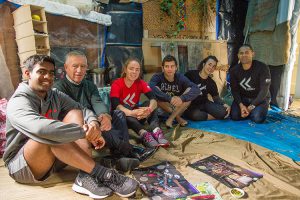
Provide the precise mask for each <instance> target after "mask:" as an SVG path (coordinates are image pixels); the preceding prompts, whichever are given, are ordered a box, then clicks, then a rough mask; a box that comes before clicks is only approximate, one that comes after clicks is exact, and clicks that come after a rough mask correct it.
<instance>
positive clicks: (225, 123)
mask: <svg viewBox="0 0 300 200" xmlns="http://www.w3.org/2000/svg"><path fill="white" fill-rule="evenodd" d="M189 127H191V128H195V129H200V130H204V131H210V132H216V133H221V134H227V135H231V136H233V137H235V138H238V139H241V140H246V141H249V142H252V143H255V144H257V145H260V146H263V147H265V148H268V149H270V150H272V151H275V152H278V153H281V154H283V155H285V156H288V157H290V158H292V159H293V160H295V161H300V118H296V117H291V116H287V115H283V114H281V113H278V112H275V111H272V110H270V111H269V113H268V117H267V120H266V122H265V123H263V124H255V123H253V122H251V121H250V120H243V121H232V120H230V119H226V120H211V121H202V122H193V121H190V123H189Z"/></svg>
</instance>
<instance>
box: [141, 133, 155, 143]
mask: <svg viewBox="0 0 300 200" xmlns="http://www.w3.org/2000/svg"><path fill="white" fill-rule="evenodd" d="M144 138H145V140H146V141H147V142H153V141H155V140H154V138H153V137H152V135H151V133H149V132H147V133H145V136H144Z"/></svg>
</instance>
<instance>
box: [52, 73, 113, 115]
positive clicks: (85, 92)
mask: <svg viewBox="0 0 300 200" xmlns="http://www.w3.org/2000/svg"><path fill="white" fill-rule="evenodd" d="M53 87H54V88H57V89H58V90H59V91H61V92H63V93H65V94H67V95H69V96H70V97H71V98H72V99H73V100H74V101H76V102H80V104H81V105H82V106H84V107H86V108H88V109H90V110H92V111H94V112H95V114H96V115H97V116H99V115H100V114H103V113H109V110H108V107H107V106H106V105H105V104H104V103H103V101H102V99H101V97H100V94H99V91H98V88H97V86H96V85H95V84H94V83H93V82H92V81H89V80H86V79H83V80H82V82H81V83H80V84H74V83H72V82H71V81H69V80H68V79H67V78H66V77H65V78H64V79H62V80H59V81H57V82H56V83H55V84H54V86H53Z"/></svg>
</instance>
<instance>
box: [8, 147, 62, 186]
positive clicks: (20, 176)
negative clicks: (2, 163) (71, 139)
mask: <svg viewBox="0 0 300 200" xmlns="http://www.w3.org/2000/svg"><path fill="white" fill-rule="evenodd" d="M66 166H67V165H66V164H65V163H63V162H61V161H60V160H58V159H56V160H55V161H54V163H53V165H52V167H51V168H50V169H49V171H48V172H47V173H46V174H45V176H44V177H43V178H41V179H39V180H37V179H36V178H35V177H34V175H33V173H32V171H31V169H30V167H29V166H28V164H27V162H26V160H25V158H24V146H23V147H22V148H21V149H20V150H19V152H18V153H17V154H16V155H15V156H14V158H13V159H11V160H10V161H9V163H8V165H7V168H8V171H9V175H10V176H11V177H12V178H13V179H14V180H15V181H17V182H18V183H24V184H39V183H41V182H43V181H45V180H47V179H48V178H49V177H50V175H51V174H53V173H54V172H58V171H60V170H61V169H63V168H65V167H66Z"/></svg>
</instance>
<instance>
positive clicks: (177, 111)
mask: <svg viewBox="0 0 300 200" xmlns="http://www.w3.org/2000/svg"><path fill="white" fill-rule="evenodd" d="M157 104H158V106H159V107H160V108H161V109H163V110H164V111H165V112H167V113H170V116H169V118H168V119H167V121H166V126H167V127H172V122H173V120H174V119H176V121H177V122H178V123H179V124H180V125H182V126H185V125H186V123H187V121H186V120H184V119H183V118H182V117H181V115H182V114H183V112H184V111H185V110H186V109H187V108H188V107H189V105H190V104H191V102H190V101H188V102H183V103H182V104H181V105H180V106H177V107H175V108H173V106H172V105H171V104H170V103H169V102H162V101H157Z"/></svg>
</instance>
